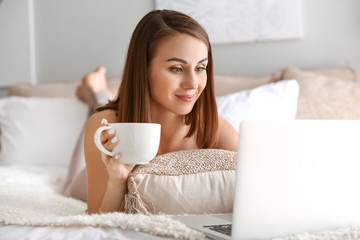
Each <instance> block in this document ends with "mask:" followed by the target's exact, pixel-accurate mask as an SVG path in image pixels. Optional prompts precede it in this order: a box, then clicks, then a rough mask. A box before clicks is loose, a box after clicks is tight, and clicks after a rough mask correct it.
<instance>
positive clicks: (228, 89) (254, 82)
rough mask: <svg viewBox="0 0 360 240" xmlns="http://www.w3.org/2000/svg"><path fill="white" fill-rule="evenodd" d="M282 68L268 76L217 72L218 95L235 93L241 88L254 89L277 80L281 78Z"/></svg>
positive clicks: (215, 78) (215, 80)
mask: <svg viewBox="0 0 360 240" xmlns="http://www.w3.org/2000/svg"><path fill="white" fill-rule="evenodd" d="M281 76H282V70H280V71H278V72H275V73H273V74H269V75H266V76H260V77H255V76H246V75H240V74H239V75H230V74H215V75H214V85H215V94H216V96H223V95H226V94H229V93H235V92H238V91H241V90H247V89H253V88H256V87H258V86H261V85H265V84H268V83H272V82H276V81H279V80H280V79H281Z"/></svg>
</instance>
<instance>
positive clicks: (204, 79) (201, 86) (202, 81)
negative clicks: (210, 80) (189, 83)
mask: <svg viewBox="0 0 360 240" xmlns="http://www.w3.org/2000/svg"><path fill="white" fill-rule="evenodd" d="M206 84H207V76H206V75H205V76H204V77H202V78H201V79H200V81H199V90H200V91H201V92H202V91H203V90H204V89H205V87H206Z"/></svg>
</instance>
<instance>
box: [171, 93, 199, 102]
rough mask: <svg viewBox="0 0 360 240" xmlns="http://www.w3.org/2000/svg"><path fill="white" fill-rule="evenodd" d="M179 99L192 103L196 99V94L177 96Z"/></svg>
mask: <svg viewBox="0 0 360 240" xmlns="http://www.w3.org/2000/svg"><path fill="white" fill-rule="evenodd" d="M175 96H176V97H177V98H178V99H180V100H181V101H184V102H192V101H193V100H194V98H195V94H191V95H175Z"/></svg>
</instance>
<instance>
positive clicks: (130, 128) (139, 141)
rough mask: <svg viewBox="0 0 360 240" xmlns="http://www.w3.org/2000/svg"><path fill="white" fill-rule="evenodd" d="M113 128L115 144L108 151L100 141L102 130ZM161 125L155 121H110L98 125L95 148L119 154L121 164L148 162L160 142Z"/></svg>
mask: <svg viewBox="0 0 360 240" xmlns="http://www.w3.org/2000/svg"><path fill="white" fill-rule="evenodd" d="M109 129H114V130H115V131H116V134H115V135H116V137H117V138H118V143H117V145H116V146H115V147H114V148H113V149H112V151H111V152H110V151H108V150H107V149H105V148H104V146H103V145H102V144H101V141H100V135H101V133H102V132H103V131H105V130H109ZM160 133H161V125H160V124H157V123H110V124H109V126H102V127H99V128H98V129H97V130H96V132H95V135H94V141H95V145H96V146H97V148H98V149H99V150H100V151H101V152H103V153H105V154H106V155H109V156H112V157H113V156H115V155H116V154H117V153H120V154H121V157H120V163H122V164H148V163H149V162H150V161H151V160H152V159H153V158H154V157H155V156H156V154H157V152H158V149H159V144H160Z"/></svg>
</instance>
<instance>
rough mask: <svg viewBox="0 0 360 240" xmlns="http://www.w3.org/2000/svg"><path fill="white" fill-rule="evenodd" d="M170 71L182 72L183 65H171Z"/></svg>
mask: <svg viewBox="0 0 360 240" xmlns="http://www.w3.org/2000/svg"><path fill="white" fill-rule="evenodd" d="M170 71H172V72H182V68H181V67H171V68H170Z"/></svg>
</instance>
